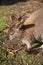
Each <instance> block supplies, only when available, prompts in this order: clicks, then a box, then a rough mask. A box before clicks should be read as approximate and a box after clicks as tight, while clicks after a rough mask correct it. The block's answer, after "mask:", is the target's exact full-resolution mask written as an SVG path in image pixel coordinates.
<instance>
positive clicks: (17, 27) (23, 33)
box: [9, 8, 43, 50]
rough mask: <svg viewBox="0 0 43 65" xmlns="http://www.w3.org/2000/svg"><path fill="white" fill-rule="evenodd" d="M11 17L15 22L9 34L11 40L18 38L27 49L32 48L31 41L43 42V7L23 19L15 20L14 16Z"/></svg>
mask: <svg viewBox="0 0 43 65" xmlns="http://www.w3.org/2000/svg"><path fill="white" fill-rule="evenodd" d="M11 18H12V21H14V22H15V24H14V27H12V28H11V30H12V31H10V34H9V39H10V40H11V41H12V39H14V38H16V39H20V40H21V41H22V43H23V44H26V46H27V50H29V49H31V48H32V43H34V42H35V41H39V42H42V43H43V8H40V9H38V10H37V11H35V12H33V13H32V14H31V15H30V17H29V18H27V19H26V20H25V21H23V20H21V21H17V22H16V21H15V18H14V16H13V17H12V16H11ZM19 19H21V18H19ZM19 19H18V20H19ZM39 44H41V43H39Z"/></svg>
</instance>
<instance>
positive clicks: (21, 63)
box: [0, 0, 43, 65]
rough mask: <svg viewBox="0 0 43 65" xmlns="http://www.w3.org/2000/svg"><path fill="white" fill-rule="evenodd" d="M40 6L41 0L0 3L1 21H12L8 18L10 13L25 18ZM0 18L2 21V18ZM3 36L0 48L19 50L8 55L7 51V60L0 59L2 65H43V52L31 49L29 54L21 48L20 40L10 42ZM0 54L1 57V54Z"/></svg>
mask: <svg viewBox="0 0 43 65" xmlns="http://www.w3.org/2000/svg"><path fill="white" fill-rule="evenodd" d="M41 7H43V0H28V1H26V2H18V3H15V4H12V5H3V6H2V5H1V6H0V18H3V22H5V24H7V25H11V22H12V21H11V19H10V16H11V15H12V14H14V15H16V16H17V17H19V16H22V18H23V19H26V18H28V17H29V16H30V15H31V14H32V13H33V12H34V11H36V10H38V9H39V8H41ZM0 20H1V21H2V19H0ZM12 24H13V23H12ZM4 26H5V25H4ZM4 28H6V27H4ZM2 29H3V27H2ZM2 29H1V28H0V30H2ZM2 36H3V35H2ZM4 37H5V39H4V42H3V43H2V44H1V46H0V47H1V48H3V47H4V48H5V49H6V50H9V52H11V53H15V50H19V49H20V50H19V51H18V52H17V53H16V54H13V56H12V55H9V52H8V54H7V57H6V58H7V59H8V60H4V61H2V62H1V60H0V65H3V64H4V65H8V64H9V65H43V52H41V51H40V52H39V51H36V52H38V53H37V54H35V53H34V52H33V51H32V52H31V54H29V53H27V52H26V51H25V49H26V48H25V47H24V48H23V49H22V44H21V42H20V41H16V40H13V41H12V42H10V41H9V40H8V39H7V38H6V36H4ZM2 39H3V37H2ZM21 49H22V50H21ZM1 56H2V59H3V54H2V55H1ZM11 57H14V58H11ZM4 59H5V57H4ZM7 63H8V64H7Z"/></svg>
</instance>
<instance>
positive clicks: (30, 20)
mask: <svg viewBox="0 0 43 65" xmlns="http://www.w3.org/2000/svg"><path fill="white" fill-rule="evenodd" d="M35 18H36V16H34V15H31V16H30V17H29V18H27V19H26V20H25V21H24V23H23V25H29V24H34V20H35Z"/></svg>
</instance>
